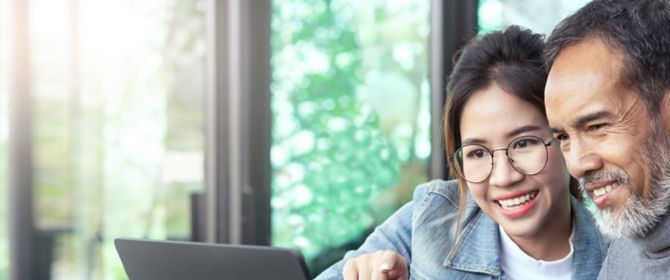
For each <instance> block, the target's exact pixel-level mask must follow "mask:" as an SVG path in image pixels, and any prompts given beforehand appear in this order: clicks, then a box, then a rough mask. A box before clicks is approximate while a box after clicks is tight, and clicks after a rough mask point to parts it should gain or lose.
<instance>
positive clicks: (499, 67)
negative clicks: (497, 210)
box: [444, 26, 581, 224]
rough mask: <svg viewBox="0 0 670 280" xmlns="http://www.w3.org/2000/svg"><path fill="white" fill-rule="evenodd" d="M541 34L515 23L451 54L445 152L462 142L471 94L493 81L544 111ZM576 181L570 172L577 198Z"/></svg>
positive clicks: (463, 198) (461, 186) (461, 183)
mask: <svg viewBox="0 0 670 280" xmlns="http://www.w3.org/2000/svg"><path fill="white" fill-rule="evenodd" d="M543 51H544V41H543V37H542V35H539V34H534V33H532V32H531V31H530V30H527V29H522V28H521V27H518V26H510V27H509V28H507V29H505V30H504V31H498V32H493V33H489V34H487V35H484V36H482V37H479V38H475V39H473V40H472V41H471V42H470V43H469V44H468V45H466V46H465V47H464V48H463V49H462V50H461V52H460V53H459V54H457V55H456V57H455V63H454V64H455V65H454V71H453V72H452V73H451V76H450V77H449V83H448V85H447V101H446V104H445V107H444V138H445V145H446V153H447V158H450V157H453V155H454V153H455V152H456V149H458V147H460V145H461V132H460V131H461V129H460V123H461V115H462V113H463V108H464V106H465V104H466V102H467V101H468V99H470V97H471V96H472V95H473V94H475V93H476V92H478V91H480V90H484V89H486V88H488V87H489V86H491V85H493V84H495V85H497V86H499V87H500V88H501V89H503V90H504V91H505V92H507V93H508V94H511V95H513V96H516V97H518V98H520V99H521V100H524V101H526V102H528V104H529V105H531V106H533V107H534V108H536V109H537V110H538V111H540V112H541V113H542V114H543V115H545V116H546V112H545V110H544V86H545V84H546V82H547V71H545V68H544V60H543ZM454 168H455V167H454V165H453V164H449V171H450V173H451V174H452V177H456V178H458V177H457V176H456V174H457V173H456V170H455V169H454ZM458 179H459V184H458V185H459V190H460V196H461V199H460V207H459V224H460V219H461V216H462V214H463V209H464V208H465V203H466V198H467V186H466V183H465V181H464V180H463V179H462V178H458ZM577 186H578V185H577V181H576V180H574V179H573V178H571V181H570V193H571V194H572V195H574V196H575V197H576V198H578V199H579V200H580V201H581V193H580V192H579V189H578V188H577Z"/></svg>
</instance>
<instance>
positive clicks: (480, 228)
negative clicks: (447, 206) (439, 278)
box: [444, 196, 501, 277]
mask: <svg viewBox="0 0 670 280" xmlns="http://www.w3.org/2000/svg"><path fill="white" fill-rule="evenodd" d="M463 223H464V224H465V227H464V228H463V230H462V232H461V236H460V238H458V239H457V241H456V242H457V243H456V244H455V245H454V247H452V249H451V251H450V252H449V254H448V255H447V258H446V260H445V261H444V265H445V266H446V267H450V268H452V269H456V270H463V271H469V272H476V273H485V274H489V275H492V276H496V277H498V276H500V272H501V268H500V243H499V239H500V236H499V233H498V224H496V222H494V221H493V220H491V218H489V217H488V216H487V215H486V214H484V213H483V212H482V211H481V210H480V209H479V207H477V205H476V204H475V203H474V201H472V200H471V197H470V196H468V203H467V206H466V210H465V213H464V218H463Z"/></svg>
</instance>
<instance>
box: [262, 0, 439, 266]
mask: <svg viewBox="0 0 670 280" xmlns="http://www.w3.org/2000/svg"><path fill="white" fill-rule="evenodd" d="M429 13H430V1H412V0H396V1H346V0H343V1H305V0H279V1H273V12H272V38H271V41H272V67H273V70H272V71H273V72H272V79H273V81H272V85H271V87H272V112H273V131H272V139H273V144H272V150H271V158H272V167H273V179H272V200H271V204H272V205H271V207H272V231H273V232H272V235H273V238H272V242H273V244H274V245H278V246H290V247H298V248H299V249H301V251H302V252H303V254H305V257H306V259H307V261H308V263H309V265H310V267H311V268H312V271H313V272H314V273H318V272H319V271H321V270H322V269H323V268H325V267H327V266H329V265H330V264H331V263H333V262H334V261H337V260H338V259H340V258H341V257H342V256H343V254H344V252H346V250H349V249H353V248H356V247H358V245H359V244H360V243H361V242H362V241H363V239H364V238H365V237H366V236H367V234H368V233H369V232H371V230H372V229H373V228H374V226H375V225H377V224H379V223H380V222H382V221H384V220H385V219H386V218H387V217H388V215H389V214H390V213H392V212H393V211H394V210H395V209H397V208H398V207H400V206H401V205H402V204H404V203H405V202H407V201H408V200H410V199H411V195H412V192H413V190H414V187H415V186H416V185H417V184H418V183H421V182H425V181H426V180H427V173H428V171H427V170H428V168H427V165H428V158H429V157H430V155H431V150H430V135H429V133H430V132H429V126H430V113H429V112H430V104H429V99H430V98H429V85H428V80H427V72H428V39H429V31H430V28H429Z"/></svg>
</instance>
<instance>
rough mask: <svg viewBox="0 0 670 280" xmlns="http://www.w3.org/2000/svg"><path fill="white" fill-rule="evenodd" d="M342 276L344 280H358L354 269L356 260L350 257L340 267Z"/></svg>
mask: <svg viewBox="0 0 670 280" xmlns="http://www.w3.org/2000/svg"><path fill="white" fill-rule="evenodd" d="M342 277H344V280H358V271H357V269H356V262H355V261H354V260H353V259H351V260H348V261H347V262H346V263H345V264H344V268H343V269H342Z"/></svg>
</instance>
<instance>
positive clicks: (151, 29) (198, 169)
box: [29, 0, 206, 279]
mask: <svg viewBox="0 0 670 280" xmlns="http://www.w3.org/2000/svg"><path fill="white" fill-rule="evenodd" d="M30 3H31V4H30V7H29V9H30V10H29V11H30V26H31V29H30V45H31V48H30V62H31V90H32V93H33V100H34V101H33V110H34V112H33V116H34V119H33V121H34V125H33V137H34V139H33V143H34V156H35V162H34V164H35V169H34V183H35V190H34V209H35V222H36V227H37V230H38V238H39V239H38V240H37V243H36V244H37V246H38V251H39V252H41V253H43V254H40V255H37V256H36V257H38V258H43V260H46V261H47V262H46V263H47V264H48V266H43V267H38V268H37V269H38V270H39V272H38V274H39V275H48V274H51V275H52V279H91V278H92V279H126V276H125V273H124V270H123V268H122V266H121V263H120V262H119V259H118V255H117V253H116V250H115V249H114V245H113V240H114V238H117V237H121V236H124V237H143V238H155V239H181V240H187V239H190V229H191V225H190V222H191V213H190V207H191V206H190V204H189V203H190V196H191V194H193V193H199V192H202V191H203V190H204V171H203V170H204V168H203V164H204V159H203V158H204V157H203V149H204V142H203V141H204V135H203V133H204V115H203V111H204V110H203V97H204V93H205V89H204V86H205V82H204V80H203V79H204V78H203V77H204V76H205V73H204V71H205V70H206V67H205V63H204V62H205V61H204V59H205V57H204V55H205V45H206V44H205V32H204V27H205V26H204V25H205V16H204V9H205V6H204V0H200V1H191V0H172V1H131V0H121V1H105V0H80V1H69V0H33V1H31V2H30ZM72 3H77V5H78V7H73V6H71V5H72ZM73 11H74V12H76V14H73Z"/></svg>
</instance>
